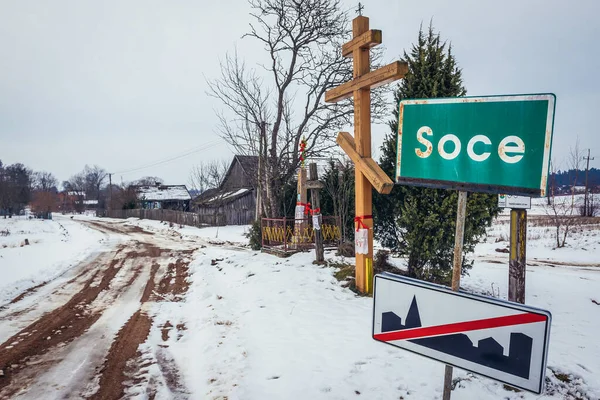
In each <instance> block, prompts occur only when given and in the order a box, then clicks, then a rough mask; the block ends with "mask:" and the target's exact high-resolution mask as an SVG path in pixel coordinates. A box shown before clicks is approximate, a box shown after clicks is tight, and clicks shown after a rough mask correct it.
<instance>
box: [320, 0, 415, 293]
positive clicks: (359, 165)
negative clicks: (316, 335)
mask: <svg viewBox="0 0 600 400" xmlns="http://www.w3.org/2000/svg"><path fill="white" fill-rule="evenodd" d="M361 6H362V5H361V4H359V10H360V11H361V12H362V8H361ZM378 44H381V31H380V30H376V29H371V30H370V29H369V18H367V17H364V16H362V15H360V16H358V17H356V18H354V19H353V20H352V40H351V41H349V42H348V43H346V44H344V45H343V46H342V56H344V57H349V58H352V59H353V72H354V73H353V79H352V80H351V81H349V82H346V83H344V84H342V85H340V86H338V87H336V88H333V89H331V90H328V91H327V92H326V93H325V101H326V102H328V103H336V102H338V101H341V100H344V99H347V98H350V97H354V138H353V137H352V136H351V135H350V134H349V133H348V132H340V133H339V135H338V137H337V143H338V144H339V145H340V147H341V148H342V149H343V150H344V151H345V152H346V154H348V156H349V157H350V159H351V160H352V161H353V162H354V164H355V174H356V175H355V178H356V183H355V196H356V199H355V204H356V206H355V209H356V218H360V221H359V222H357V224H358V226H366V227H367V228H368V229H369V252H368V254H357V255H356V287H357V288H358V290H359V291H360V292H362V293H370V292H372V282H373V279H372V275H373V229H372V228H373V219H372V213H373V198H372V188H375V190H377V191H378V192H379V193H384V194H389V193H390V192H391V191H392V188H393V187H394V182H392V180H391V179H390V178H389V177H388V176H387V174H386V173H385V172H384V171H383V170H382V169H381V168H380V167H379V165H377V163H376V162H375V161H374V160H373V159H372V158H371V89H372V88H376V87H379V86H382V85H384V84H386V83H389V82H393V81H395V80H398V79H401V78H403V77H404V75H406V73H407V72H408V65H407V63H405V62H400V61H396V62H393V63H391V64H389V65H386V66H385V67H381V68H379V69H377V70H375V71H371V68H370V65H369V52H370V49H371V47H374V46H377V45H378Z"/></svg>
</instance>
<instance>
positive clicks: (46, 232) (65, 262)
mask: <svg viewBox="0 0 600 400" xmlns="http://www.w3.org/2000/svg"><path fill="white" fill-rule="evenodd" d="M2 231H4V232H8V234H2V235H0V305H1V304H4V303H6V302H8V301H10V300H11V299H13V298H14V297H16V296H18V295H19V294H20V293H22V292H23V291H25V290H27V289H29V288H31V287H33V286H36V285H39V284H41V283H43V282H45V281H48V280H51V279H53V278H55V277H57V276H59V275H60V274H62V273H63V272H65V271H66V270H68V269H69V268H71V267H72V266H74V265H76V264H77V263H79V262H81V261H82V260H84V259H85V258H87V257H88V256H89V255H90V254H92V253H93V252H94V251H97V250H98V249H99V248H101V247H102V245H103V243H104V242H105V240H106V239H105V236H104V235H103V234H102V233H99V232H98V231H95V230H92V229H90V228H87V227H85V226H83V225H82V224H80V223H78V222H75V221H73V220H71V219H69V218H65V217H56V218H55V219H54V220H39V219H26V218H23V217H14V218H8V219H4V218H0V232H2ZM25 239H27V240H28V241H29V245H23V243H24V242H25Z"/></svg>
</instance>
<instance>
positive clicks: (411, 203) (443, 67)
mask: <svg viewBox="0 0 600 400" xmlns="http://www.w3.org/2000/svg"><path fill="white" fill-rule="evenodd" d="M403 60H404V61H406V62H407V63H408V73H407V74H406V76H405V77H404V79H403V80H402V82H401V83H400V84H399V85H398V89H397V90H396V92H395V95H394V99H395V102H396V105H398V104H399V102H400V101H401V100H403V99H409V98H410V99H415V98H433V97H457V96H464V95H466V89H465V87H464V86H463V81H462V71H461V69H460V68H458V66H457V63H456V59H455V57H454V55H453V54H452V46H451V45H448V44H447V43H446V42H443V41H442V40H441V38H440V34H439V33H436V32H434V29H433V26H432V25H431V24H430V26H429V29H428V31H427V32H426V33H425V32H423V29H422V27H421V29H419V35H418V40H417V43H416V44H414V45H413V46H412V48H411V50H410V53H407V52H406V51H405V52H404V57H403ZM398 113H399V108H398V107H395V108H394V113H393V118H392V119H391V120H390V121H389V122H388V125H389V127H390V132H389V134H388V135H387V136H386V138H385V140H384V142H383V144H382V146H381V151H382V156H381V158H380V161H379V164H380V166H381V167H382V169H383V170H384V171H385V172H386V173H387V174H388V176H390V177H391V178H392V179H394V177H395V166H396V139H397V132H398V117H399V115H398ZM457 200H458V194H457V192H456V191H455V190H445V189H426V188H419V187H411V186H400V185H395V186H394V189H393V190H392V193H391V194H390V195H378V194H376V193H375V195H374V206H375V207H374V209H375V227H374V230H375V236H376V238H377V239H378V240H379V241H380V242H381V243H382V245H384V246H386V247H388V248H391V249H392V250H394V251H395V252H398V253H400V254H402V255H404V256H405V257H406V258H407V260H408V274H409V276H411V277H415V278H419V279H425V280H430V281H435V282H439V283H449V281H450V278H451V272H452V255H453V249H454V230H455V226H456V205H457ZM497 203H498V201H497V196H495V195H487V194H479V193H477V194H475V193H470V194H469V196H468V203H467V220H466V224H465V237H464V252H465V254H466V253H469V252H472V251H473V249H474V247H475V244H476V243H477V241H478V240H479V238H480V237H481V236H482V235H484V234H485V228H486V226H489V225H490V224H491V222H492V220H493V218H494V217H495V216H496V215H497V213H498V206H497ZM471 265H472V262H471V263H470V262H468V261H467V259H466V257H465V258H463V271H466V270H467V268H468V267H470V266H471Z"/></svg>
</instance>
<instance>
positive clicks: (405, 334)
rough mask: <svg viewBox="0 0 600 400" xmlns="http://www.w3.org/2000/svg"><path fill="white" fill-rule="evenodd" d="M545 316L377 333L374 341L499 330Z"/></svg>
mask: <svg viewBox="0 0 600 400" xmlns="http://www.w3.org/2000/svg"><path fill="white" fill-rule="evenodd" d="M546 318H547V317H546V316H545V315H540V314H531V313H526V314H517V315H507V316H504V317H496V318H487V319H478V320H475V321H465V322H457V323H454V324H446V325H436V326H427V327H424V328H414V329H404V330H401V331H392V332H384V333H377V334H375V335H373V339H375V340H381V341H382V342H391V341H393V340H403V339H417V338H422V337H427V336H438V335H449V334H451V333H460V332H467V331H476V330H480V329H490V328H499V327H502V326H510V325H522V324H531V323H533V322H544V321H546Z"/></svg>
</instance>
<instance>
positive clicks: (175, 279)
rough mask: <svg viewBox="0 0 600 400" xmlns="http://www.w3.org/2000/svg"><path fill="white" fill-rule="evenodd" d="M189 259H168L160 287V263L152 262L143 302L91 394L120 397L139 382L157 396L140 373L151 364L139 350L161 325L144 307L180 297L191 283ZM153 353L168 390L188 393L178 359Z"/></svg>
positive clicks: (116, 342)
mask: <svg viewBox="0 0 600 400" xmlns="http://www.w3.org/2000/svg"><path fill="white" fill-rule="evenodd" d="M179 253H188V254H189V253H190V252H188V251H183V252H179ZM190 261H191V260H189V259H183V258H177V260H176V262H175V263H169V264H168V266H167V269H166V272H165V274H164V275H163V276H162V277H161V279H160V281H159V282H158V287H157V285H156V275H157V272H158V270H159V268H160V266H159V264H154V265H153V266H152V271H151V274H150V278H149V280H148V282H147V284H146V287H145V289H144V293H143V295H142V298H141V303H142V305H141V307H140V309H139V310H138V311H136V312H135V314H133V315H132V316H131V318H130V319H129V320H128V321H127V323H126V324H125V325H124V326H123V327H122V328H121V330H120V331H119V333H118V334H117V337H116V338H115V340H114V341H113V343H112V345H111V348H110V350H109V352H108V355H107V357H106V359H105V362H104V365H103V367H102V370H101V371H100V383H99V389H98V391H97V392H96V393H95V394H94V395H92V396H91V397H90V398H91V399H94V400H96V399H97V400H100V399H102V400H104V399H119V398H122V397H123V396H124V395H125V391H126V390H127V389H129V388H131V387H136V386H137V387H144V391H145V392H146V393H147V395H148V397H149V398H151V399H152V398H154V397H155V395H156V388H155V387H152V385H151V382H150V380H149V379H147V377H143V376H142V377H140V376H138V375H139V373H140V371H141V370H142V369H143V368H146V367H148V366H149V365H151V364H152V363H150V364H149V363H148V362H147V361H145V360H144V358H145V354H143V353H142V352H140V351H139V346H140V345H141V344H142V343H144V342H145V341H146V339H147V338H148V336H149V334H150V331H151V329H159V328H158V327H156V326H153V320H152V318H151V317H150V316H149V315H148V313H147V312H146V311H145V308H146V307H145V305H147V304H149V303H152V302H158V301H164V300H167V301H171V300H172V301H179V300H181V299H182V296H183V295H185V293H186V292H187V289H188V287H189V283H188V282H187V277H188V265H189V263H190ZM155 289H156V290H155ZM163 329H164V328H163ZM163 332H164V331H163ZM153 356H154V357H153V358H154V359H155V360H156V363H157V364H158V367H159V370H160V371H161V374H162V375H163V379H164V381H165V384H166V386H167V388H168V389H169V391H170V392H171V393H172V394H182V393H187V389H186V388H185V386H184V385H183V384H182V382H181V379H180V376H181V375H180V373H179V370H178V368H177V366H176V364H175V362H174V361H173V360H172V359H170V357H168V356H167V355H166V354H165V353H164V352H161V351H159V352H157V353H156V354H154V355H153Z"/></svg>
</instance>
